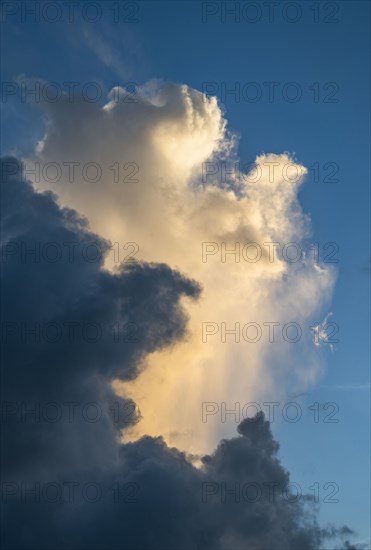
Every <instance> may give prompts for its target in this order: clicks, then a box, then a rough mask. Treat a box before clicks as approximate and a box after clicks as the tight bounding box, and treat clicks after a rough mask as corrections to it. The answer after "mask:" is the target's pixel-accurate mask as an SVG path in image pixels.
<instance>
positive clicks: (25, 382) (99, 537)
mask: <svg viewBox="0 0 371 550" xmlns="http://www.w3.org/2000/svg"><path fill="white" fill-rule="evenodd" d="M1 195H2V204H1V209H2V210H1V238H2V242H1V245H2V281H1V282H2V292H3V294H2V320H3V322H2V343H3V346H2V347H3V362H2V371H1V376H2V388H1V389H2V448H3V469H2V504H3V519H4V530H3V534H2V538H3V543H4V547H5V548H7V549H9V550H11V549H12V550H16V549H17V550H19V549H32V550H33V549H35V550H36V549H49V548H56V549H66V548H70V549H74V550H75V549H96V550H98V549H99V550H114V549H127V550H146V549H148V550H149V549H151V550H160V549H161V550H173V549H175V548H176V549H179V550H191V549H194V550H203V549H205V550H268V549H272V548H275V549H276V548H282V549H287V550H298V549H300V550H315V549H317V548H320V547H321V545H322V544H323V542H324V541H325V540H326V539H328V538H333V537H336V536H342V535H343V536H345V537H348V535H350V534H351V533H352V532H351V530H350V529H348V528H345V527H343V528H341V529H340V530H339V529H336V528H332V529H327V530H326V529H323V528H320V527H319V526H318V524H317V521H316V515H315V511H316V510H315V507H314V505H313V503H312V502H311V500H310V498H309V497H308V496H305V495H300V498H299V496H298V494H295V493H294V492H293V490H292V486H290V476H289V473H288V472H287V471H286V470H285V469H284V467H283V466H282V464H281V462H280V461H279V459H278V455H277V453H278V450H279V445H278V443H277V442H276V441H275V440H274V439H273V436H272V433H271V430H270V425H269V422H268V421H266V420H265V418H264V416H263V415H262V414H259V415H257V416H256V417H254V418H250V419H245V420H244V421H243V422H242V423H241V424H240V425H239V427H238V434H237V436H236V437H233V438H230V439H225V440H222V441H221V442H220V443H219V445H218V446H217V448H216V450H215V451H214V452H212V453H210V454H208V455H204V456H199V457H194V456H189V455H187V454H186V453H183V452H180V451H179V450H177V449H176V448H174V447H169V446H168V445H167V444H166V443H165V441H164V440H163V438H161V437H149V436H145V437H142V438H140V439H139V440H137V441H135V442H132V443H126V444H122V443H121V441H120V437H119V433H120V429H124V430H125V426H130V425H132V424H135V423H136V422H137V420H138V419H139V417H140V411H139V410H137V409H136V408H135V407H134V406H133V403H132V402H130V401H125V400H123V399H120V398H118V396H117V395H115V394H114V393H113V391H112V388H111V383H112V381H113V380H114V379H120V380H132V379H135V377H137V376H138V375H139V373H140V372H142V371H143V370H144V369H145V368H146V357H147V356H148V355H149V354H151V353H153V352H155V351H158V350H161V349H162V348H166V347H171V346H174V345H175V344H176V343H177V342H178V341H179V340H181V339H186V338H187V315H186V312H185V309H184V307H183V301H184V300H185V299H187V300H197V299H198V298H199V296H200V293H201V292H202V289H201V288H200V286H199V284H198V283H197V282H195V281H193V280H190V279H188V278H186V277H185V276H183V275H182V274H181V273H179V272H177V271H175V270H173V269H171V268H170V267H168V266H167V265H164V264H154V263H144V262H130V263H129V264H125V265H121V266H119V267H117V269H115V270H114V271H112V270H111V271H108V270H106V269H105V268H104V257H105V255H107V254H108V252H109V250H110V246H111V245H110V243H109V242H108V241H107V240H104V239H102V238H101V237H99V236H98V235H96V234H94V233H92V232H91V230H90V229H89V226H88V223H87V221H86V220H85V219H84V218H82V217H81V216H80V215H79V214H78V213H77V212H76V211H74V210H71V209H66V208H61V207H60V206H59V205H58V202H57V198H56V196H54V195H52V194H51V193H38V192H35V191H34V189H33V187H32V186H31V184H30V183H29V182H27V181H25V180H24V178H23V177H22V167H21V163H20V162H19V161H17V160H16V159H13V158H6V159H3V161H2V189H1ZM50 243H53V245H52V246H51V245H50ZM66 243H74V255H73V256H71V255H70V254H69V253H68V254H66V250H67V251H68V250H69V251H71V244H70V245H69V246H67V245H66ZM92 243H94V244H95V246H94V248H95V250H97V249H99V250H100V251H101V252H102V256H101V257H99V258H98V259H95V260H94V261H93V260H92V257H91V256H89V255H88V252H87V251H88V250H90V252H91V248H92ZM89 247H90V248H89ZM61 250H62V251H63V253H62V254H61V255H59V253H58V251H61ZM83 250H84V252H85V253H83V252H82V251H83ZM117 323H118V324H119V327H122V326H124V327H125V329H124V330H123V331H122V330H120V331H119V336H120V337H117V335H116V333H115V332H114V331H112V325H113V326H114V327H115V326H116V324H117ZM128 323H131V324H129V325H128ZM117 407H118V408H117ZM60 411H62V416H61V417H59V416H58V415H59V412H60ZM71 411H73V414H72V412H71ZM97 411H98V413H99V414H98V417H97V415H96V413H97ZM128 411H130V412H131V414H130V415H129V416H126V417H125V413H127V412H128ZM123 414H124V416H122V415H123ZM118 428H119V429H118ZM196 462H198V465H197V466H195V464H196ZM273 489H274V490H273ZM254 490H255V492H254ZM345 545H346V547H348V548H351V546H350V544H349V543H348V542H346V543H345Z"/></svg>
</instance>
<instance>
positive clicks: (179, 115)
mask: <svg viewBox="0 0 371 550" xmlns="http://www.w3.org/2000/svg"><path fill="white" fill-rule="evenodd" d="M43 109H44V112H45V114H46V117H47V124H46V131H45V136H44V139H43V140H42V143H41V145H40V146H39V147H38V149H37V150H36V151H35V154H34V155H33V157H32V158H29V159H27V165H28V166H29V167H30V169H32V168H35V166H36V167H38V168H39V172H40V173H39V174H37V175H36V177H35V176H34V175H32V174H31V173H30V174H29V175H30V177H31V179H33V182H34V185H35V186H36V187H37V188H38V189H43V190H45V189H51V190H53V191H54V192H56V193H57V194H58V197H59V200H60V201H61V203H62V204H63V205H68V206H70V207H73V208H75V209H77V210H78V211H79V212H81V213H82V214H84V215H85V216H86V217H87V218H88V219H89V223H90V224H91V227H92V230H93V231H95V232H97V233H98V234H99V235H102V237H104V238H105V239H109V240H110V241H111V242H112V243H117V245H115V246H118V247H120V249H122V247H126V250H127V253H131V254H134V255H135V257H136V258H140V259H141V260H144V261H146V262H160V263H165V264H167V265H169V266H170V268H171V269H176V270H179V271H180V272H182V273H184V274H185V275H186V276H187V277H190V278H192V279H195V280H196V281H197V282H198V283H199V284H200V285H201V287H202V295H201V298H200V300H198V301H197V302H193V303H192V302H189V301H188V302H186V301H184V300H182V304H183V307H184V310H185V311H186V313H187V315H188V317H189V323H188V333H187V337H186V338H184V339H183V340H182V341H181V342H179V343H178V344H177V345H176V346H171V347H167V348H164V349H157V350H154V351H153V353H150V354H149V355H147V357H146V360H145V362H146V368H145V369H143V370H142V371H141V374H140V376H139V377H137V378H135V379H134V380H130V381H128V382H122V381H118V380H117V381H116V382H115V383H114V385H113V388H114V391H115V392H116V393H117V394H118V395H121V396H123V397H125V398H130V399H133V400H134V401H135V402H136V403H137V404H138V406H139V408H140V410H141V414H142V417H141V421H140V422H138V423H136V424H135V426H133V427H132V429H131V430H129V431H126V432H125V438H126V440H127V441H128V440H129V439H131V440H135V439H136V438H138V437H140V436H142V435H144V434H149V435H153V436H160V435H161V436H163V437H164V438H165V440H166V441H167V442H168V443H169V444H170V445H176V446H177V447H178V448H180V449H182V450H187V451H188V452H193V453H196V454H197V453H202V452H209V451H210V450H211V449H212V448H213V447H214V446H215V445H216V443H217V442H218V440H219V439H220V437H227V436H229V435H231V433H232V432H231V428H230V426H228V425H226V424H224V425H221V424H220V423H219V422H217V423H215V424H212V423H211V422H210V423H208V424H207V425H206V424H205V423H202V421H201V413H200V411H201V410H202V403H203V402H205V401H213V402H217V403H220V402H223V401H229V400H230V399H232V400H233V403H235V402H240V403H246V402H249V401H251V400H255V401H264V400H265V399H272V398H273V400H277V399H279V398H280V397H281V396H283V395H285V394H286V393H287V391H296V390H297V389H298V388H300V389H302V388H305V387H309V386H310V385H311V384H313V383H314V381H315V380H316V379H317V378H318V376H319V375H320V373H321V371H322V360H321V356H320V351H319V350H317V349H316V348H315V346H313V342H312V341H311V331H310V327H311V324H312V322H313V321H315V320H316V319H318V317H317V315H319V314H321V310H322V308H323V307H324V306H325V305H326V304H327V302H328V300H329V298H330V296H331V292H332V288H333V283H334V277H335V275H334V272H333V271H332V270H330V269H329V268H328V266H323V265H322V266H320V265H318V264H317V263H316V262H315V261H314V260H313V259H312V258H311V256H310V254H308V253H306V251H305V246H306V244H305V243H306V242H307V241H306V239H308V237H309V235H310V220H309V218H308V216H306V215H305V214H304V213H303V212H302V210H301V207H300V205H299V202H298V190H299V188H300V185H301V183H302V181H303V178H304V177H305V173H306V169H305V167H303V166H302V165H300V164H299V163H298V162H297V161H296V160H295V159H294V158H292V157H291V156H290V155H289V154H288V153H283V154H263V155H260V156H258V157H257V158H256V161H255V163H254V166H252V167H250V168H249V169H241V170H239V171H238V176H237V177H236V174H234V175H231V174H230V173H229V172H228V171H230V169H231V166H235V164H236V162H238V155H237V149H236V142H237V140H236V139H235V137H234V136H233V135H232V134H231V132H230V131H229V130H228V128H227V122H226V119H225V117H224V115H223V113H222V111H221V109H220V107H219V105H218V103H217V100H216V98H213V97H211V98H207V97H206V96H205V95H204V94H202V93H200V92H198V91H197V90H194V89H192V88H190V87H188V86H186V85H178V84H172V83H163V82H159V81H151V82H149V83H148V84H146V85H144V86H142V87H139V88H138V89H137V90H136V93H135V94H131V95H130V96H128V94H127V92H125V90H124V89H122V88H119V87H116V88H114V89H113V90H112V91H111V93H110V96H109V99H108V102H107V103H106V104H104V105H100V104H97V103H93V102H91V103H89V102H87V101H86V100H85V101H84V99H83V98H81V101H78V100H77V98H75V101H73V102H70V101H69V100H68V98H67V97H62V98H61V99H60V100H59V101H56V102H53V103H51V102H44V104H43ZM35 163H36V164H35ZM37 163H38V164H37ZM72 163H73V164H72ZM92 163H95V164H94V165H93V164H92ZM56 167H57V168H56ZM97 167H98V168H97ZM84 169H85V172H84ZM59 171H60V173H59ZM71 174H72V176H71ZM53 180H54V181H53ZM130 243H131V244H130ZM249 243H253V244H252V245H251V246H250V247H249ZM274 243H276V244H274ZM289 243H294V244H293V245H290V244H289ZM290 246H291V248H288V247H290ZM285 247H286V248H285ZM231 250H232V251H233V250H234V251H235V254H233V253H229V251H231ZM284 251H286V252H287V254H286V255H285V254H284V253H283V252H284ZM298 251H299V252H298ZM301 252H303V254H302V259H301V260H300V261H292V257H293V256H294V257H295V256H296V255H297V254H298V253H299V255H300V254H301ZM113 257H114V254H113V253H111V254H109V255H107V259H106V263H105V266H106V267H107V268H108V269H111V270H112V271H113V272H114V270H115V262H114V261H113ZM207 323H209V324H207ZM248 323H252V325H248ZM272 323H273V324H272ZM290 323H294V325H291V324H290ZM269 324H270V325H269ZM246 325H247V327H246ZM298 326H299V329H298V328H297V327H298ZM213 327H214V328H213ZM236 327H237V328H236ZM249 327H250V328H249ZM287 327H291V329H292V330H293V332H292V333H291V332H289V333H288V338H287V337H286V333H285V332H284V330H286V329H287ZM295 327H296V328H295ZM214 329H215V330H214ZM225 330H237V332H238V333H239V334H238V338H239V339H240V342H237V341H236V340H237V337H236V335H234V334H229V335H226V336H225V338H224V336H223V334H224V333H225ZM244 330H246V331H247V332H246V333H245V332H243V331H244ZM271 330H274V331H275V336H274V342H271V336H270V334H271V333H270V331H271ZM295 330H296V331H297V332H296V333H295ZM256 331H257V332H256ZM299 331H300V332H299ZM210 332H211V334H210ZM213 332H214V334H213ZM295 334H296V336H298V340H297V341H296V342H295V343H292V342H291V341H288V340H290V339H295ZM255 336H256V338H255ZM223 339H224V340H225V341H223ZM254 339H255V341H254ZM303 354H305V357H306V362H305V365H304V364H303V362H302V361H301V360H300V359H299V358H300V357H302V356H303ZM288 380H289V381H290V382H289V385H290V387H287V385H288V383H287V381H288Z"/></svg>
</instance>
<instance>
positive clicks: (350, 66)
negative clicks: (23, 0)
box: [1, 1, 370, 541]
mask: <svg viewBox="0 0 371 550" xmlns="http://www.w3.org/2000/svg"><path fill="white" fill-rule="evenodd" d="M103 4H104V7H103ZM112 4H113V3H111V2H107V3H101V5H102V7H103V12H102V13H103V15H102V18H101V19H100V21H99V22H97V23H89V22H87V21H83V20H82V18H81V17H77V18H76V21H75V23H71V24H69V23H68V22H67V21H66V17H65V15H64V17H63V18H62V21H61V22H60V23H47V22H39V23H31V22H27V23H25V22H22V21H21V20H20V19H19V17H18V16H17V15H15V16H12V15H9V16H8V17H7V20H6V21H5V23H4V33H3V38H2V40H3V43H4V44H5V45H6V50H7V53H6V55H3V60H2V66H3V67H2V69H3V81H14V80H15V79H16V78H17V77H19V76H20V75H26V76H28V77H37V78H41V79H45V80H47V81H55V82H58V83H63V82H66V81H69V80H70V81H77V82H80V83H84V82H88V81H98V82H100V83H101V85H102V87H103V89H105V90H107V91H108V90H109V89H110V88H111V87H112V85H114V84H118V83H120V84H125V83H127V82H134V83H135V84H142V83H144V82H146V81H148V80H150V79H153V78H159V79H164V80H169V81H173V82H179V83H183V82H184V83H186V84H188V85H190V86H192V87H194V88H196V89H198V90H204V89H205V85H206V83H213V84H212V85H213V86H214V88H215V89H216V90H217V91H218V94H217V95H218V97H219V99H220V101H221V102H222V103H223V106H224V109H225V114H226V117H227V119H228V124H229V128H230V129H231V130H232V131H234V132H236V133H237V134H238V135H239V136H240V144H239V155H240V159H241V161H242V162H244V163H249V162H251V161H252V160H253V159H254V158H255V157H256V155H258V154H261V153H263V152H265V153H271V152H272V153H282V152H284V151H288V152H290V153H294V154H295V157H296V158H297V160H298V161H299V162H300V163H302V164H304V165H305V166H307V167H310V166H313V165H315V164H317V166H318V167H319V177H318V181H315V178H314V177H313V174H312V173H310V174H309V175H308V177H307V179H306V182H305V184H304V186H303V187H302V190H301V191H300V201H301V204H302V206H303V209H304V211H305V212H307V213H308V214H310V217H311V220H312V227H313V235H312V236H311V241H313V242H319V243H321V246H322V245H323V244H325V243H328V242H334V243H336V244H337V245H338V247H339V252H338V253H337V258H338V260H339V261H338V263H337V264H336V268H337V270H338V280H337V283H336V287H335V293H334V298H333V301H332V305H331V308H330V310H331V311H332V312H333V321H334V322H336V323H337V325H338V326H339V329H340V332H339V343H337V344H335V346H334V350H333V351H331V350H330V349H326V351H325V357H326V363H327V368H326V374H325V376H324V377H323V378H322V379H321V380H319V381H318V382H317V384H316V386H315V387H314V388H313V389H312V390H310V391H309V392H306V393H305V394H304V395H302V396H301V397H300V398H298V399H299V400H300V403H301V404H302V407H303V410H307V409H306V408H307V407H309V406H310V405H311V404H313V403H314V402H320V403H325V402H335V403H336V404H338V406H339V413H338V418H339V419H340V421H339V423H337V424H326V423H323V422H319V423H314V422H313V421H312V420H311V416H310V412H307V413H306V414H305V417H306V420H305V421H303V422H299V423H298V424H289V423H287V422H286V423H285V422H281V423H277V424H275V425H274V426H273V432H274V435H275V436H276V437H277V439H278V440H279V441H280V444H281V456H282V458H283V462H284V464H285V466H286V467H287V469H288V470H289V471H290V472H291V476H292V478H293V479H294V480H296V481H298V482H299V483H301V484H302V485H303V487H306V488H308V486H309V485H311V484H312V483H313V480H314V479H316V480H318V481H319V483H326V482H327V481H334V482H336V483H337V484H338V485H339V488H340V491H339V503H336V504H334V503H333V504H322V505H321V508H320V519H321V520H323V521H325V522H326V521H333V522H345V523H347V524H348V525H351V526H352V527H353V528H354V529H355V530H356V531H357V532H358V534H359V536H358V537H357V540H359V541H367V540H369V537H370V533H369V516H370V494H369V485H370V477H369V466H370V429H369V428H370V420H369V419H370V377H369V376H370V374H369V369H370V344H369V334H370V286H369V276H370V240H369V239H370V215H369V213H370V211H369V205H370V179H369V174H370V154H369V152H370V103H369V94H370V4H369V2H357V1H354V2H347V1H340V2H335V3H331V4H333V5H334V6H335V7H337V9H336V14H335V15H333V16H332V15H331V14H330V11H328V10H329V9H330V8H325V7H324V6H325V3H323V2H321V3H312V2H309V1H308V2H307V1H301V2H298V3H294V4H296V5H299V6H300V8H301V16H300V17H299V19H298V21H295V22H289V21H288V20H287V17H293V15H292V13H293V12H290V13H289V15H288V16H286V17H285V16H284V15H283V12H282V6H283V5H285V4H287V3H280V4H279V6H278V7H276V11H275V16H274V18H273V20H272V21H269V18H268V15H267V13H268V12H267V10H266V8H264V7H262V16H261V19H260V21H257V22H255V23H253V22H248V21H246V20H244V19H243V18H241V20H240V21H239V22H238V21H236V20H235V16H234V15H232V14H229V15H227V16H226V21H225V22H224V23H223V21H222V13H221V10H222V7H221V4H223V3H216V2H211V3H210V15H207V16H206V15H205V14H204V19H205V18H206V20H204V21H203V20H202V9H206V8H205V7H204V8H202V4H203V3H202V2H197V1H195V2H193V1H188V2H181V1H179V2H178V1H177V2H161V1H148V2H147V1H143V2H139V3H138V4H137V5H138V9H137V8H135V10H134V11H135V15H134V16H133V17H135V18H136V19H137V22H131V23H129V22H126V23H124V22H120V23H116V22H115V21H114V20H113V12H112V10H111V9H110V5H112ZM133 4H136V3H133ZM231 4H233V3H229V5H231ZM259 4H260V5H261V6H262V3H259ZM317 4H318V6H319V7H318V9H319V12H318V13H319V21H318V22H315V21H313V18H314V12H313V10H312V9H311V6H313V5H317ZM134 7H135V6H134ZM130 9H131V8H130ZM214 9H215V10H217V12H216V13H215V14H212V13H211V11H212V10H214ZM326 10H327V11H326ZM128 13H129V11H126V12H123V13H122V16H124V15H128ZM251 13H252V12H251ZM251 17H252V15H251ZM326 17H328V18H330V19H331V18H332V19H334V21H332V22H326V21H325V18H326ZM267 82H276V83H277V84H276V87H275V95H274V98H273V100H272V101H269V95H268V86H267V84H264V83H267ZM290 82H291V83H295V87H296V89H300V91H301V93H302V96H301V98H300V99H299V100H298V101H296V102H290V101H288V100H287V96H285V95H284V91H287V92H289V90H288V88H287V84H288V83H290ZM223 83H225V85H226V86H227V87H228V88H232V87H233V86H235V85H236V83H239V84H238V85H239V86H240V87H243V86H244V85H246V84H249V83H255V86H257V87H258V88H259V89H260V90H261V92H262V96H261V99H260V100H259V101H256V102H252V101H246V100H245V99H244V98H243V97H242V98H241V99H240V101H236V97H235V96H233V95H228V96H227V97H224V98H223V97H221V96H222V94H221V90H222V87H223V85H224V84H223ZM316 83H317V84H316ZM329 83H331V84H330V85H329ZM285 86H286V87H285ZM251 90H252V88H251ZM291 91H292V90H291ZM330 92H334V95H333V96H329V94H330ZM251 93H252V92H251ZM317 93H318V94H319V95H318V97H317V95H315V94H317ZM331 98H334V99H336V100H337V101H336V102H329V99H331ZM1 109H2V114H3V124H2V131H3V133H4V134H5V133H6V134H7V135H6V136H5V135H3V136H2V153H4V152H5V153H8V152H12V151H13V152H14V151H15V152H16V153H17V154H19V155H24V154H26V153H28V152H29V151H30V150H32V149H33V148H34V146H35V143H36V142H37V141H38V140H39V139H40V138H41V137H42V135H43V124H42V120H41V116H40V112H39V111H38V110H37V109H35V108H33V107H32V106H29V105H26V104H23V105H19V101H18V99H17V98H14V99H13V98H12V99H10V100H8V101H7V102H2V105H1ZM327 163H335V164H333V165H331V166H335V167H336V169H337V171H336V175H335V176H334V177H335V178H336V180H337V181H333V182H331V181H330V182H328V181H325V177H326V175H328V174H329V172H330V168H329V166H330V165H328V164H327ZM326 166H327V167H326ZM313 321H321V319H318V320H317V319H314V320H313Z"/></svg>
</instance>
